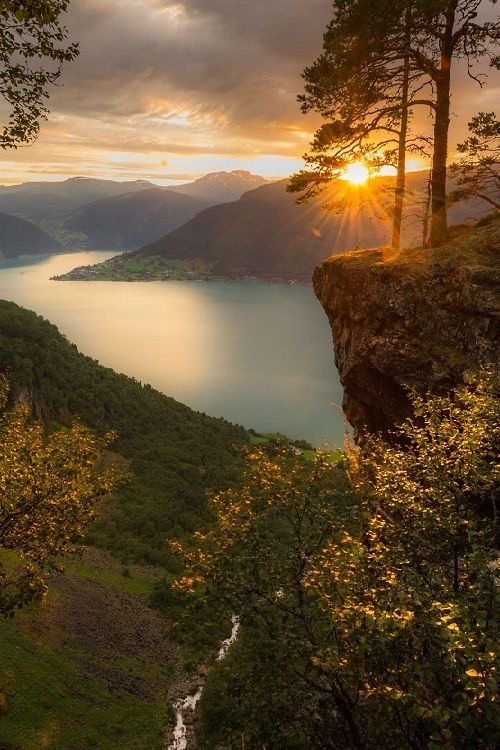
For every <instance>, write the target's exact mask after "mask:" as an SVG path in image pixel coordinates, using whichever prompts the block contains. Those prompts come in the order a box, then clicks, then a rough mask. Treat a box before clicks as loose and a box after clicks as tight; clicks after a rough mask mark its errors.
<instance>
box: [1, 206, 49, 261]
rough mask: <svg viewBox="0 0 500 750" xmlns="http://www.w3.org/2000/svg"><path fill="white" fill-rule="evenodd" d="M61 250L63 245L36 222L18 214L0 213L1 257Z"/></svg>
mask: <svg viewBox="0 0 500 750" xmlns="http://www.w3.org/2000/svg"><path fill="white" fill-rule="evenodd" d="M27 248H29V250H28V249H27ZM59 250H61V245H60V244H59V243H58V242H55V240H53V239H52V237H49V235H48V234H47V233H46V232H44V231H43V230H42V229H40V228H39V227H37V226H35V224H32V223H31V222H30V221H26V219H21V218H19V217H18V216H10V215H9V214H4V213H0V258H15V257H16V256H18V255H23V254H28V253H31V254H42V253H56V252H58V251H59Z"/></svg>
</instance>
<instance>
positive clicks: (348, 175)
mask: <svg viewBox="0 0 500 750" xmlns="http://www.w3.org/2000/svg"><path fill="white" fill-rule="evenodd" d="M369 176H370V173H369V171H368V170H367V168H366V167H365V165H364V164H362V163H361V162H360V161H354V162H353V163H352V164H349V166H348V167H347V169H346V170H345V172H343V173H342V175H341V179H342V180H347V181H348V182H351V183H352V184H353V185H362V184H363V182H366V181H367V179H368V177H369Z"/></svg>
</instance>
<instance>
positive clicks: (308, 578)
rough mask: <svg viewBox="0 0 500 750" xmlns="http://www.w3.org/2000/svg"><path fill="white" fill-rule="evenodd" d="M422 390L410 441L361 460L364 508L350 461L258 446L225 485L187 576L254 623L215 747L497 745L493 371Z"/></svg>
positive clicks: (222, 676)
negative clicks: (232, 483)
mask: <svg viewBox="0 0 500 750" xmlns="http://www.w3.org/2000/svg"><path fill="white" fill-rule="evenodd" d="M413 403H414V413H415V416H414V419H413V420H408V421H407V422H405V424H404V425H403V426H402V428H401V430H400V432H399V434H398V438H399V443H398V444H397V445H389V444H388V443H386V442H384V441H383V440H382V439H381V438H372V439H371V440H369V442H368V443H367V444H366V445H365V446H364V447H363V449H362V451H361V452H359V453H353V454H352V455H351V456H350V460H349V473H350V477H351V483H352V489H353V491H354V492H355V494H356V498H357V503H356V504H355V505H350V504H349V502H348V499H349V486H348V485H347V484H346V482H345V481H343V480H342V467H341V466H339V464H338V463H337V464H333V463H331V461H329V460H328V458H327V457H325V456H321V455H320V456H318V458H317V460H316V462H315V463H314V464H313V463H311V462H305V461H298V462H297V461H292V460H291V459H290V456H289V455H286V454H281V455H278V456H276V457H273V458H272V459H271V458H269V457H268V456H267V455H265V454H264V453H263V452H261V451H257V452H256V453H254V454H252V455H251V456H249V467H248V469H247V472H246V481H245V484H244V487H243V489H242V490H240V491H233V490H229V491H226V492H222V493H219V494H217V495H215V496H214V497H213V498H212V501H211V508H212V513H213V517H214V521H215V526H214V528H213V529H212V530H211V531H209V532H208V533H207V534H204V535H203V534H197V535H196V544H195V545H194V546H193V547H192V548H190V549H186V548H183V549H182V550H181V551H182V553H183V554H184V557H185V559H186V561H187V565H188V569H187V572H186V575H185V576H184V577H183V578H182V579H180V580H179V582H178V585H179V586H183V587H184V588H185V589H188V590H189V589H191V590H192V589H198V591H199V590H200V589H201V590H203V591H204V592H205V595H206V596H207V598H208V599H210V597H219V598H220V597H225V598H227V600H228V601H229V602H230V604H231V606H232V607H233V611H237V612H240V613H241V616H242V636H241V640H240V642H239V643H238V644H237V647H236V648H235V649H234V651H233V653H232V654H230V656H229V657H228V660H227V661H226V662H225V663H223V664H221V665H219V666H218V667H217V668H216V669H215V670H214V671H213V672H212V675H211V676H210V677H209V679H208V682H207V687H206V693H205V698H204V699H203V698H202V704H201V706H202V722H203V733H204V741H205V746H207V747H217V746H218V745H220V743H223V744H224V746H231V747H240V743H241V741H242V740H241V737H242V735H243V738H244V741H245V742H246V745H245V746H248V747H263V746H268V747H276V748H286V747H302V748H306V747H322V748H339V747H343V748H367V749H368V748H374V750H375V749H376V748H380V747H386V748H405V747H408V748H470V749H471V750H472V748H475V749H477V748H494V747H496V746H498V740H499V734H498V724H497V723H496V721H497V719H498V707H497V693H496V679H495V677H496V672H495V651H496V646H497V637H498V636H497V634H498V632H499V628H498V626H499V623H498V608H497V607H496V605H497V604H498V579H497V580H496V581H495V566H496V565H497V557H496V555H495V552H494V548H495V547H494V544H495V539H494V533H495V522H496V518H497V508H496V505H495V492H497V489H498V473H499V463H498V445H499V443H500V441H499V438H500V414H499V402H498V398H497V393H496V392H495V383H494V380H493V378H492V377H491V376H489V375H482V376H481V377H478V378H474V379H473V380H472V382H471V383H470V384H469V385H468V386H467V387H464V388H462V389H460V390H457V391H456V393H455V394H454V395H453V398H452V397H432V398H431V397H429V398H428V399H423V398H420V397H415V398H414V402H413ZM228 687H230V693H228V692H227V688H228ZM285 697H286V700H284V698H285Z"/></svg>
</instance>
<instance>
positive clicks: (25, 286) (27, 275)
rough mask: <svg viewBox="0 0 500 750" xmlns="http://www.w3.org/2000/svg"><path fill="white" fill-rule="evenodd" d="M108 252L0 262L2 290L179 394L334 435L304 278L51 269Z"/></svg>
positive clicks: (252, 417)
mask: <svg viewBox="0 0 500 750" xmlns="http://www.w3.org/2000/svg"><path fill="white" fill-rule="evenodd" d="M112 255H116V252H114V253H113V252H101V251H98V252H85V253H71V254H65V255H53V256H49V257H47V256H44V257H36V258H29V259H22V260H19V259H16V260H15V261H3V262H1V263H0V298H2V299H7V300H12V301H14V302H17V303H18V304H19V305H22V306H23V307H27V308H28V309H31V310H34V311H35V312H37V313H38V314H39V315H43V316H44V317H45V318H47V319H48V320H50V321H51V322H52V323H54V324H55V325H57V327H58V328H59V330H60V331H61V332H62V333H64V334H65V335H66V336H67V338H68V339H69V340H70V341H72V342H74V343H75V344H76V345H77V346H78V348H79V349H80V351H82V352H84V353H85V354H88V355H89V356H91V357H93V358H94V359H98V360H99V362H101V363H102V364H103V365H107V366H109V367H112V368H113V369H114V370H117V371H118V372H124V373H126V374H127V375H131V376H133V377H134V378H136V379H138V380H140V381H142V382H143V383H150V384H151V385H153V386H154V387H155V388H157V389H158V390H160V391H162V392H163V393H166V394H168V395H169V396H173V397H174V398H176V399H178V400H179V401H182V402H183V403H185V404H188V406H191V407H192V408H194V409H197V410H199V411H204V412H206V413H207V414H211V415H214V416H222V417H226V419H229V420H231V421H232V422H237V423H239V424H243V425H245V426H246V427H254V428H255V429H257V430H260V431H264V432H267V431H273V432H283V433H286V434H288V435H290V436H292V437H294V438H306V439H307V440H310V441H312V442H313V443H315V444H319V443H321V441H323V440H326V441H327V442H328V443H329V444H332V443H335V444H337V445H341V444H342V440H343V424H342V420H341V418H340V415H339V414H338V412H337V410H336V409H335V408H334V407H333V406H332V403H335V404H339V403H340V402H341V400H342V390H341V387H340V383H339V379H338V374H337V371H336V369H335V366H334V363H333V355H332V344H331V335H330V328H329V326H328V322H327V319H326V316H325V315H324V313H323V310H322V309H321V307H320V305H319V303H318V302H317V300H316V298H315V297H314V294H313V291H312V289H311V287H308V286H299V285H296V286H293V285H288V284H267V283H253V282H201V283H200V282H161V281H158V282H133V283H127V282H103V281H95V282H90V281H82V282H79V281H72V282H59V281H50V279H49V277H50V276H52V275H54V274H59V273H64V272H66V271H69V270H70V269H71V268H74V267H75V266H77V265H87V264H89V263H97V262H99V261H102V260H105V259H106V258H109V257H111V256H112Z"/></svg>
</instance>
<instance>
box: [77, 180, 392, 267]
mask: <svg viewBox="0 0 500 750" xmlns="http://www.w3.org/2000/svg"><path fill="white" fill-rule="evenodd" d="M285 186H286V180H283V181H280V182H274V183H270V184H268V185H264V186H262V187H260V188H257V189H256V190H252V191H250V192H248V193H245V195H243V196H242V197H241V198H240V199H239V200H238V201H235V202H233V203H224V204H221V205H219V206H213V207H211V208H208V209H206V210H205V211H202V212H201V213H200V214H198V215H197V216H195V217H194V218H193V219H191V220H190V221H188V222H187V223H186V224H184V225H183V226H182V227H179V229H176V230H174V231H173V232H171V233H170V234H168V235H166V236H165V237H162V238H161V239H160V240H158V241H157V242H154V243H152V244H150V245H147V246H146V247H144V248H140V249H139V250H137V251H135V252H133V253H130V254H128V255H127V257H124V258H123V259H117V261H119V262H120V266H121V267H122V268H123V269H125V270H126V269H127V268H132V267H134V268H136V267H137V261H143V262H145V263H146V264H148V263H155V264H156V263H157V261H161V262H164V263H165V264H167V266H168V264H169V263H170V262H171V261H173V260H179V261H181V262H187V261H190V262H191V261H192V260H197V261H202V262H203V265H204V268H205V269H208V270H209V271H210V273H211V274H212V275H216V276H225V277H231V278H241V277H258V278H263V279H273V280H279V279H297V280H300V281H310V279H311V275H312V271H313V268H314V267H315V265H317V264H318V263H319V262H320V261H321V260H323V259H324V258H326V257H327V256H329V255H331V254H332V252H334V251H335V250H341V249H343V248H344V247H356V246H357V245H370V244H381V243H383V242H385V241H387V238H388V230H387V226H384V225H383V224H381V222H380V221H379V220H377V221H375V220H374V217H373V216H372V214H371V213H365V214H364V215H363V214H359V215H356V221H353V220H351V221H346V220H345V216H338V215H335V214H332V213H328V212H325V211H323V209H322V205H323V202H324V199H317V200H315V201H314V202H312V203H310V204H307V205H300V206H299V205H297V204H296V202H295V198H294V196H292V195H290V194H288V193H287V192H286V190H285ZM351 218H352V217H351ZM94 268H95V269H99V268H102V269H112V274H116V271H117V269H116V261H115V259H112V260H111V261H107V262H106V263H105V264H101V266H96V267H94ZM111 277H113V276H111ZM65 278H72V276H71V274H69V275H67V276H66V277H65ZM78 278H82V276H78ZM93 278H96V277H95V276H94V277H93ZM105 278H108V276H106V277H105ZM116 278H124V276H123V275H121V276H120V275H116Z"/></svg>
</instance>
